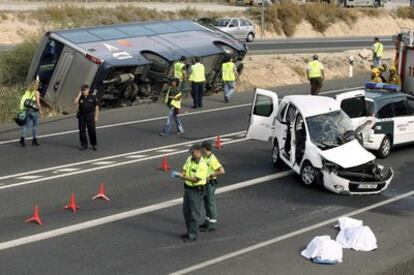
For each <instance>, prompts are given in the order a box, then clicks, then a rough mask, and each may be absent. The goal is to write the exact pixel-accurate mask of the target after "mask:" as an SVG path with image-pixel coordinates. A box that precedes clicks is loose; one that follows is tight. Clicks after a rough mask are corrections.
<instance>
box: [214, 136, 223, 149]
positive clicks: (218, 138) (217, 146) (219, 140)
mask: <svg viewBox="0 0 414 275" xmlns="http://www.w3.org/2000/svg"><path fill="white" fill-rule="evenodd" d="M214 147H216V148H217V149H221V148H223V143H222V142H221V138H220V136H217V138H216V142H215V144H214Z"/></svg>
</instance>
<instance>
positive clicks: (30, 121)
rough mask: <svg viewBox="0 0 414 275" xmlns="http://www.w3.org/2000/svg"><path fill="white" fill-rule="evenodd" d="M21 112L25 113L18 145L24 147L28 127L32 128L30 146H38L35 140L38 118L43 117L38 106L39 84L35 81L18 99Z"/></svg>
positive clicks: (40, 107)
mask: <svg viewBox="0 0 414 275" xmlns="http://www.w3.org/2000/svg"><path fill="white" fill-rule="evenodd" d="M19 109H20V111H21V112H26V124H25V125H24V126H22V130H21V135H20V141H19V142H20V145H21V146H22V147H25V146H26V131H27V128H29V127H30V126H31V127H32V135H33V139H32V145H33V146H39V142H38V139H37V135H38V131H39V117H40V118H41V117H43V112H42V106H41V105H40V94H39V82H38V81H37V80H34V81H32V82H31V83H30V84H29V86H28V88H27V90H26V92H25V93H24V94H23V96H22V98H21V99H20V107H19Z"/></svg>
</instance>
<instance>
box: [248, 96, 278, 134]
mask: <svg viewBox="0 0 414 275" xmlns="http://www.w3.org/2000/svg"><path fill="white" fill-rule="evenodd" d="M278 106H279V99H278V96H277V93H275V92H272V91H267V90H262V89H256V91H255V95H254V100H253V106H252V110H251V112H250V125H249V129H248V130H247V135H246V136H247V137H248V138H252V139H257V140H262V141H268V140H269V138H270V137H272V135H273V130H274V120H275V118H276V115H277V111H278Z"/></svg>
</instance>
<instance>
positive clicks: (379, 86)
mask: <svg viewBox="0 0 414 275" xmlns="http://www.w3.org/2000/svg"><path fill="white" fill-rule="evenodd" d="M365 88H366V89H367V90H386V91H389V92H398V91H399V90H400V89H401V87H400V86H399V85H394V84H387V83H375V82H368V83H366V84H365Z"/></svg>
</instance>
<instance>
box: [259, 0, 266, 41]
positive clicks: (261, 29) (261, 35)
mask: <svg viewBox="0 0 414 275" xmlns="http://www.w3.org/2000/svg"><path fill="white" fill-rule="evenodd" d="M264 1H265V0H262V18H261V19H262V20H261V25H260V39H263V32H264V12H265V7H264Z"/></svg>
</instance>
